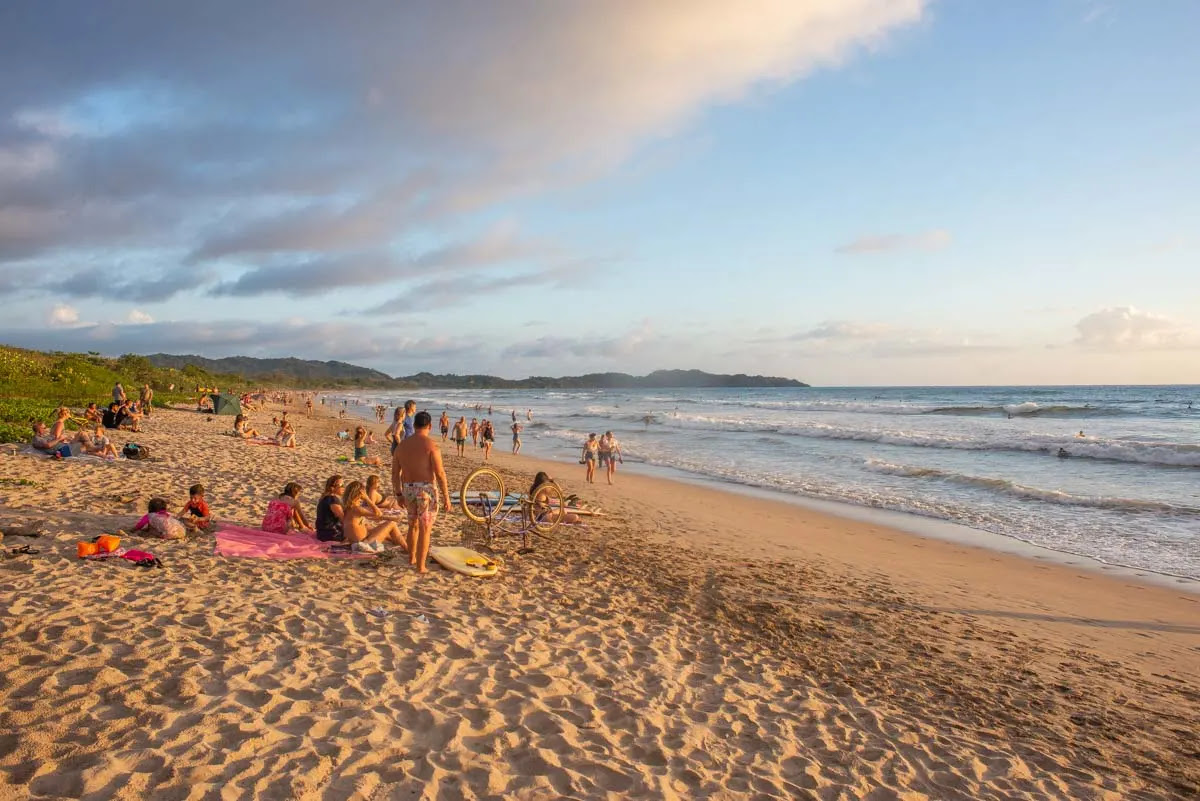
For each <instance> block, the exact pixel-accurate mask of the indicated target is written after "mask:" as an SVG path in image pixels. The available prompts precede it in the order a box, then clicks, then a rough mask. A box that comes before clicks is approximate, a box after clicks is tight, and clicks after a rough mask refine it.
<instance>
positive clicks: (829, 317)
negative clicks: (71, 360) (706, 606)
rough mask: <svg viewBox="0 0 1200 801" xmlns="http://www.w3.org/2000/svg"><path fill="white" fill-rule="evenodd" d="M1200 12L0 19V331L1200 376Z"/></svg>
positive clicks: (262, 351) (631, 359)
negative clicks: (1199, 42) (1199, 34)
mask: <svg viewBox="0 0 1200 801" xmlns="http://www.w3.org/2000/svg"><path fill="white" fill-rule="evenodd" d="M1197 30H1200V5H1198V4H1196V3H1194V2H1191V0H1158V1H1156V2H1140V3H1134V2H1123V1H1122V0H1042V1H1036V2H1035V1H1034V0H1028V1H1025V2H1006V3H975V2H966V0H957V1H955V0H943V1H942V2H938V1H937V0H927V1H924V0H807V2H806V1H805V0H791V1H790V2H767V1H766V0H763V2H745V3H740V4H729V3H726V2H723V1H722V2H718V0H691V1H690V2H682V0H680V2H672V1H668V0H663V2H657V3H653V4H619V3H600V2H597V3H568V4H546V3H538V2H532V0H531V1H530V2H510V3H503V4H494V5H488V6H480V5H479V4H474V3H468V2H445V3H436V4H433V3H424V4H421V3H407V4H406V3H364V4H356V5H354V6H353V7H352V8H350V9H342V10H335V9H333V8H332V7H330V6H328V5H326V4H323V3H316V2H311V3H309V2H300V3H284V2H258V3H253V4H236V3H226V2H215V3H208V4H203V5H202V6H200V7H197V8H183V7H177V6H175V4H161V5H156V6H149V7H148V6H146V5H145V4H142V3H134V2H114V3H111V4H106V5H105V6H104V9H103V11H100V10H98V8H96V9H90V10H89V9H88V7H86V6H80V5H78V4H76V3H58V2H45V3H16V4H8V5H6V6H5V7H4V8H3V9H2V10H0V31H3V33H0V37H3V40H0V45H3V46H0V75H4V76H6V77H5V79H4V80H3V81H0V294H3V296H4V306H5V310H6V315H5V319H4V321H3V322H0V341H3V342H6V343H10V344H17V345H23V346H30V347H42V348H55V349H63V350H99V351H101V352H105V353H113V354H119V353H123V352H130V351H132V352H153V351H159V350H161V351H167V352H173V353H182V352H194V353H200V354H202V355H206V356H227V355H254V356H277V355H295V356H299V357H305V358H320V359H330V358H332V359H343V360H346V361H352V362H356V363H360V364H365V365H369V366H372V367H377V368H379V369H382V370H385V371H387V372H390V373H392V374H407V373H412V372H417V371H420V370H432V371H435V372H459V373H465V372H488V373H493V374H498V375H504V376H510V377H519V376H524V375H529V374H538V375H561V374H577V373H582V372H590V371H599V370H624V371H627V372H635V373H641V372H646V371H649V370H653V369H658V368H692V367H695V368H700V369H705V370H710V371H714V372H751V373H766V374H772V375H786V376H791V377H796V378H800V379H803V380H806V381H809V382H812V383H816V384H822V385H836V384H876V385H878V384H975V383H1123V382H1129V383H1142V382H1146V383H1176V382H1178V383H1184V382H1188V383H1191V382H1200V367H1198V366H1197V365H1200V360H1198V359H1197V357H1198V356H1200V352H1198V351H1200V279H1198V278H1197V277H1196V276H1197V274H1198V272H1200V271H1197V269H1196V267H1197V256H1198V255H1200V234H1198V233H1197V229H1196V226H1195V221H1196V220H1197V219H1200V190H1197V186H1200V137H1198V136H1197V133H1198V132H1200V91H1198V88H1200V55H1197V50H1196V48H1195V46H1194V41H1193V39H1194V33H1195V31H1197ZM64 44H69V46H64Z"/></svg>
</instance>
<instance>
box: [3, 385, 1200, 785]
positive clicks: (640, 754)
mask: <svg viewBox="0 0 1200 801" xmlns="http://www.w3.org/2000/svg"><path fill="white" fill-rule="evenodd" d="M274 412H275V413H278V409H277V408H274ZM271 414H272V411H265V412H254V413H251V424H252V425H254V426H256V427H259V428H260V429H261V428H263V423H264V421H265V422H269V419H270V416H271ZM289 417H294V420H293V422H294V423H295V425H296V428H297V431H298V435H299V447H298V448H296V449H294V450H291V449H281V448H277V447H273V446H267V447H254V446H250V445H248V444H246V443H243V442H242V441H240V440H236V439H234V438H232V437H229V436H225V435H224V434H223V430H224V429H225V428H227V427H228V424H229V422H230V421H231V418H212V419H211V420H210V419H209V418H208V416H206V415H200V414H196V413H194V412H183V411H174V412H173V411H166V412H164V413H163V414H162V415H161V416H159V415H158V413H157V412H156V415H155V417H154V419H153V420H152V421H148V423H147V425H146V431H145V433H141V434H136V435H135V434H127V433H126V432H114V440H115V441H116V442H117V444H118V446H119V445H120V443H122V442H124V441H127V440H136V441H138V442H140V443H142V444H147V445H149V446H150V447H151V448H152V449H153V451H154V455H153V458H152V459H151V460H150V461H146V462H134V463H127V462H116V463H99V462H93V461H90V460H71V459H68V460H64V461H62V462H55V461H53V460H49V459H45V458H42V457H32V456H24V455H17V456H0V479H6V480H5V481H4V482H3V485H0V501H2V502H0V528H3V529H6V530H8V529H10V527H11V525H12V524H13V523H14V522H22V521H24V522H26V523H29V524H32V525H34V526H36V527H38V528H39V529H40V530H42V531H43V532H44V533H43V535H42V536H41V537H40V538H38V539H36V540H30V541H29V542H30V543H31V544H32V545H33V546H34V548H35V549H37V550H39V551H40V553H38V554H35V555H28V556H17V557H12V558H9V559H6V560H2V561H0V592H3V593H5V594H6V596H7V597H9V598H11V599H12V602H11V603H10V605H9V608H8V612H9V614H8V615H7V616H4V617H0V631H2V632H3V635H4V637H5V642H6V643H7V644H8V647H7V648H6V649H5V653H4V654H3V655H0V688H3V689H0V798H3V797H22V798H51V797H61V796H70V797H83V798H107V797H117V798H139V797H150V796H154V797H158V796H163V797H189V795H192V796H196V795H202V794H205V793H207V792H210V791H218V790H220V789H221V788H227V787H233V788H234V789H235V792H237V793H240V794H246V795H255V796H257V797H264V798H303V799H306V800H307V799H312V801H318V799H323V798H328V797H346V796H349V795H352V794H354V793H358V794H360V795H368V796H369V795H380V796H385V797H390V796H395V795H405V796H406V797H408V796H420V795H422V794H424V795H426V796H437V795H448V796H454V797H485V796H486V797H501V796H503V797H524V798H544V797H581V798H593V797H594V798H617V797H634V796H637V797H675V798H690V797H701V796H707V797H728V796H732V795H738V796H742V795H750V794H758V795H762V796H766V797H791V798H796V797H825V796H832V795H838V796H839V797H845V798H848V799H859V800H860V801H865V800H866V799H875V798H879V797H912V798H937V799H1000V798H1004V799H1030V800H1032V799H1042V798H1061V799H1068V798H1081V797H1088V798H1090V797H1108V798H1129V797H1136V798H1140V799H1162V800H1163V801H1170V799H1174V798H1179V797H1189V796H1190V795H1193V794H1195V793H1196V792H1200V772H1198V771H1197V767H1196V765H1195V762H1194V759H1193V756H1194V745H1193V744H1192V743H1191V737H1190V733H1191V732H1194V731H1195V730H1196V727H1197V725H1198V723H1200V693H1197V692H1196V691H1195V689H1194V688H1195V687H1196V686H1197V685H1200V660H1197V658H1196V655H1197V654H1200V624H1198V623H1197V621H1198V620H1200V599H1198V598H1197V597H1195V596H1194V595H1191V594H1189V593H1186V592H1183V591H1181V590H1179V589H1178V588H1168V587H1159V586H1155V585H1150V584H1145V583H1142V582H1134V581H1130V580H1127V579H1125V578H1122V577H1119V576H1113V575H1097V574H1094V573H1092V572H1090V571H1087V570H1085V569H1083V568H1081V567H1078V566H1066V565H1059V564H1056V563H1053V562H1051V561H1050V560H1043V561H1030V560H1027V559H1023V558H1020V557H1017V556H1012V555H1007V554H1002V553H996V552H992V551H990V550H985V549H980V548H977V547H972V546H968V545H962V544H956V543H952V542H944V541H940V540H936V539H927V538H922V537H919V536H916V535H913V534H909V533H906V532H903V531H900V530H898V529H896V528H894V527H890V526H885V525H881V524H879V523H878V522H869V521H856V520H850V519H847V518H845V517H841V516H835V515H830V514H828V513H827V512H822V511H817V510H811V509H807V508H805V507H803V506H801V505H798V504H795V503H788V502H786V501H782V500H777V499H768V498H756V497H752V496H748V495H744V494H739V493H735V492H729V491H713V488H711V487H708V486H699V485H695V484H689V483H685V482H678V481H673V480H666V479H661V478H656V477H652V476H643V475H640V474H639V475H634V474H633V473H630V472H624V471H622V472H619V473H618V477H617V483H616V484H615V485H613V486H611V487H610V486H608V485H607V484H604V483H601V484H597V485H587V484H585V483H584V481H583V467H582V466H579V465H564V464H562V463H559V462H551V461H544V460H539V459H537V458H535V457H532V456H527V455H520V456H515V457H514V456H512V455H511V454H509V453H504V452H500V451H493V458H492V459H491V460H490V462H489V463H490V464H492V465H493V466H495V467H496V468H497V469H499V470H500V471H501V473H502V474H503V475H504V477H505V481H506V483H509V482H511V483H512V485H513V487H514V488H516V489H524V488H525V486H527V482H529V481H530V479H531V478H532V474H533V472H534V471H536V470H537V469H539V468H549V469H550V470H551V471H553V472H552V475H554V477H555V478H556V479H558V480H559V482H560V485H561V486H563V489H564V491H566V492H568V493H577V494H578V495H580V496H581V497H583V498H584V499H586V500H588V501H590V502H592V503H595V504H598V505H600V506H601V507H602V508H603V509H604V510H605V511H606V513H607V514H606V515H605V516H603V517H597V518H589V519H587V520H586V521H585V522H584V524H582V525H580V526H571V527H565V528H564V529H561V530H560V532H558V533H556V535H555V536H554V537H553V538H551V539H536V540H535V542H534V545H535V550H534V552H532V553H526V554H520V553H518V552H517V550H516V549H517V546H518V544H519V538H502V539H501V540H498V541H497V542H496V552H495V556H496V557H497V558H498V559H499V560H500V561H501V562H502V567H501V571H500V573H499V575H498V576H497V577H496V578H494V579H487V580H474V579H467V578H465V577H462V576H458V575H457V574H453V573H449V572H446V571H441V570H437V569H433V570H431V572H430V573H429V574H427V575H424V576H418V575H417V574H416V573H414V572H413V571H412V570H411V569H410V568H409V567H408V565H407V564H402V563H397V562H390V563H389V562H379V561H377V560H341V561H338V560H319V559H309V560H295V561H269V560H262V559H239V558H224V557H216V556H214V554H213V539H212V537H211V536H199V537H193V538H189V539H188V540H185V541H178V542H162V541H155V540H148V541H147V540H140V539H138V538H131V539H130V544H131V545H133V546H134V547H144V548H149V549H150V550H152V551H153V552H154V553H155V554H156V555H159V556H161V557H162V559H163V561H164V563H165V567H164V568H163V569H161V570H159V569H156V570H152V571H146V570H143V569H140V568H137V567H134V566H130V565H128V564H126V563H123V562H117V563H113V562H101V563H90V562H83V561H80V560H77V559H76V558H75V543H76V542H77V541H78V540H80V539H81V538H84V537H90V536H92V535H94V534H96V533H99V532H100V531H106V530H107V531H111V530H113V529H114V528H117V527H128V525H129V524H130V523H132V521H133V520H135V519H136V517H137V516H140V514H141V513H142V512H143V511H144V506H145V502H146V500H147V499H148V498H149V497H152V496H153V495H156V494H157V495H162V496H163V497H167V498H169V499H170V506H171V508H172V509H175V508H178V507H179V506H180V505H181V503H182V500H183V498H182V496H181V493H185V491H186V487H187V486H188V485H189V484H190V483H192V482H194V481H202V482H203V483H204V484H205V485H206V486H207V487H208V490H209V500H210V505H212V507H213V511H214V513H215V514H216V515H217V516H218V518H219V519H224V520H229V521H233V522H238V523H242V524H246V525H250V526H256V525H257V522H258V521H259V520H260V519H261V516H262V511H263V508H264V507H265V504H266V502H267V500H269V499H270V498H272V497H274V495H275V494H276V493H278V492H279V490H280V488H281V487H282V485H283V483H284V482H286V481H292V480H295V481H299V482H300V483H301V485H302V486H303V487H304V494H303V496H302V498H301V500H302V502H303V503H304V504H305V507H306V508H307V509H311V508H312V507H313V506H314V505H315V503H316V501H317V495H318V494H319V487H320V485H321V482H323V480H324V479H325V478H326V477H327V476H328V475H330V474H333V473H339V474H342V475H343V476H345V477H347V478H351V479H361V478H364V477H365V476H367V475H369V474H371V473H379V474H386V471H387V468H386V466H385V467H381V468H370V467H365V466H361V465H356V464H346V463H342V462H338V461H337V459H338V458H339V457H342V456H347V455H349V452H350V449H351V445H350V444H348V443H346V442H343V441H339V440H337V438H336V437H335V436H334V432H336V431H337V430H338V429H339V428H341V427H344V426H345V425H346V424H347V423H350V424H354V423H356V422H358V421H357V420H356V419H355V418H354V417H353V416H351V415H349V414H348V415H347V419H346V420H341V419H339V418H337V416H336V414H334V415H331V416H327V417H320V416H318V417H317V418H316V419H308V418H305V417H304V416H303V414H302V413H300V414H298V415H289ZM368 427H369V428H371V429H373V430H375V431H377V432H378V431H381V430H382V426H381V425H380V424H378V423H375V424H368ZM435 438H436V439H437V441H438V442H439V443H440V436H437V437H435ZM443 453H444V454H445V455H446V457H445V461H446V466H447V472H448V474H449V478H450V483H451V487H452V488H457V486H458V485H459V484H460V482H461V480H462V478H463V477H464V476H465V475H466V474H467V472H469V471H470V470H471V469H474V468H475V467H476V466H478V465H479V464H481V463H482V459H481V456H480V453H479V451H478V449H475V450H473V451H471V450H468V452H467V455H466V457H465V458H460V457H458V456H456V455H454V451H453V448H452V447H445V448H443ZM371 454H372V455H378V456H384V457H386V447H385V446H383V445H374V446H371ZM19 478H23V479H29V480H31V481H33V482H34V485H33V486H29V485H25V484H21V483H19V482H17V481H16V479H19ZM600 480H601V482H603V480H604V479H603V476H601V478H600ZM117 491H119V492H121V493H122V497H115V496H114V492H117ZM126 493H127V494H128V495H129V496H130V498H129V499H128V500H126V499H125V498H124V497H123V496H124V494H126ZM477 535H478V529H477V528H475V527H473V526H472V525H470V524H468V523H467V522H466V521H465V519H464V517H463V516H462V515H461V513H458V512H454V513H452V514H445V513H443V514H442V515H440V516H439V519H438V522H437V524H436V525H435V528H434V538H435V542H436V543H437V544H456V543H458V542H460V541H462V540H463V538H464V537H466V536H470V537H475V538H477ZM474 541H475V542H478V540H477V539H475V540H474ZM24 542H26V541H25V540H21V539H17V538H12V539H9V540H6V541H5V542H4V543H3V544H4V546H5V548H6V550H7V548H8V546H10V545H20V544H24ZM477 547H478V546H477ZM168 666H169V667H168ZM4 731H10V732H18V731H19V732H20V733H21V735H20V737H17V736H15V735H14V736H11V737H6V736H4V735H3V732H4ZM764 755H771V757H770V758H764ZM722 794H724V796H723V795H722Z"/></svg>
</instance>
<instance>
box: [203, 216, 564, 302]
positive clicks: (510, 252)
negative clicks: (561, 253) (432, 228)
mask: <svg viewBox="0 0 1200 801" xmlns="http://www.w3.org/2000/svg"><path fill="white" fill-rule="evenodd" d="M557 253H558V249H557V248H556V247H554V246H553V245H551V244H550V243H547V242H543V241H540V240H536V239H532V238H526V237H522V236H521V235H520V234H519V233H518V232H517V230H516V229H515V227H513V226H511V225H498V226H494V227H492V228H491V229H489V230H487V231H484V232H483V233H481V234H479V235H478V236H475V237H471V238H467V239H463V240H458V241H453V242H449V243H446V244H443V245H440V246H438V247H434V248H430V249H428V250H426V251H424V252H422V253H419V254H416V255H412V256H407V257H397V256H394V255H392V254H391V253H387V252H379V251H377V252H373V253H353V254H345V255H329V256H321V257H317V258H313V259H309V260H305V261H301V262H283V263H279V264H268V265H263V266H260V267H255V268H253V269H251V270H248V271H247V272H245V273H243V274H242V275H241V276H239V277H238V278H237V279H235V280H233V281H227V282H225V283H223V284H220V285H218V286H216V287H214V288H213V290H212V294H214V295H241V296H248V295H259V294H263V293H266V292H283V293H285V294H288V295H293V296H305V295H314V294H318V293H320V292H325V291H328V290H333V289H339V288H343V287H354V286H375V285H378V284H386V283H390V282H393V281H396V280H398V279H402V278H413V277H421V278H428V277H429V276H431V275H434V276H440V277H439V278H438V279H437V280H436V281H432V282H430V283H429V287H431V288H432V287H438V286H445V287H448V288H451V289H453V290H454V291H455V292H456V293H457V294H462V279H461V277H447V274H456V273H463V272H470V271H473V270H481V269H492V268H494V267H497V266H503V265H508V264H512V263H514V262H520V261H523V260H526V259H531V258H538V257H544V256H549V255H555V254H557ZM493 280H495V279H489V282H490V281H493ZM472 286H473V287H474V286H476V283H475V280H473V281H472ZM411 292H412V290H411V289H410V290H408V291H407V292H405V293H404V294H405V295H408V294H411Z"/></svg>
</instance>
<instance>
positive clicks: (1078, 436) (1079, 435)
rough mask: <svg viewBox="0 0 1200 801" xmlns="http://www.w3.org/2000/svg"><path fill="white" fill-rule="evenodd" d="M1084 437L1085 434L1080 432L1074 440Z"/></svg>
mask: <svg viewBox="0 0 1200 801" xmlns="http://www.w3.org/2000/svg"><path fill="white" fill-rule="evenodd" d="M1086 436H1087V434H1084V433H1083V431H1082V430H1080V432H1079V433H1078V434H1076V435H1075V437H1076V439H1083V438H1084V437H1086Z"/></svg>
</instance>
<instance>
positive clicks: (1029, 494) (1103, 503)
mask: <svg viewBox="0 0 1200 801" xmlns="http://www.w3.org/2000/svg"><path fill="white" fill-rule="evenodd" d="M866 468H867V469H868V470H871V471H873V472H875V473H885V474H887V475H892V476H903V477H906V478H931V479H938V480H941V481H950V482H953V483H955V484H961V485H965V486H969V487H980V488H982V489H987V490H991V491H992V492H998V493H1002V494H1004V495H1010V496H1013V497H1016V498H1023V499H1027V500H1036V501H1043V502H1045V503H1056V504H1062V505H1064V506H1086V507H1089V508H1092V509H1111V510H1114V511H1118V512H1149V513H1155V514H1171V515H1200V508H1196V507H1191V506H1177V505H1175V504H1170V503H1162V502H1159V501H1150V500H1140V499H1137V498H1115V497H1110V496H1104V495H1072V494H1071V493H1069V492H1063V491H1062V490H1052V489H1042V488H1041V487H1029V486H1026V485H1024V484H1018V483H1016V482H1014V481H1008V480H1007V479H1003V478H988V477H987V476H972V475H968V474H966V473H956V472H954V471H952V470H940V469H938V468H936V467H918V466H915V465H904V464H892V463H891V462H885V461H882V460H880V459H868V460H867V461H866Z"/></svg>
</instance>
